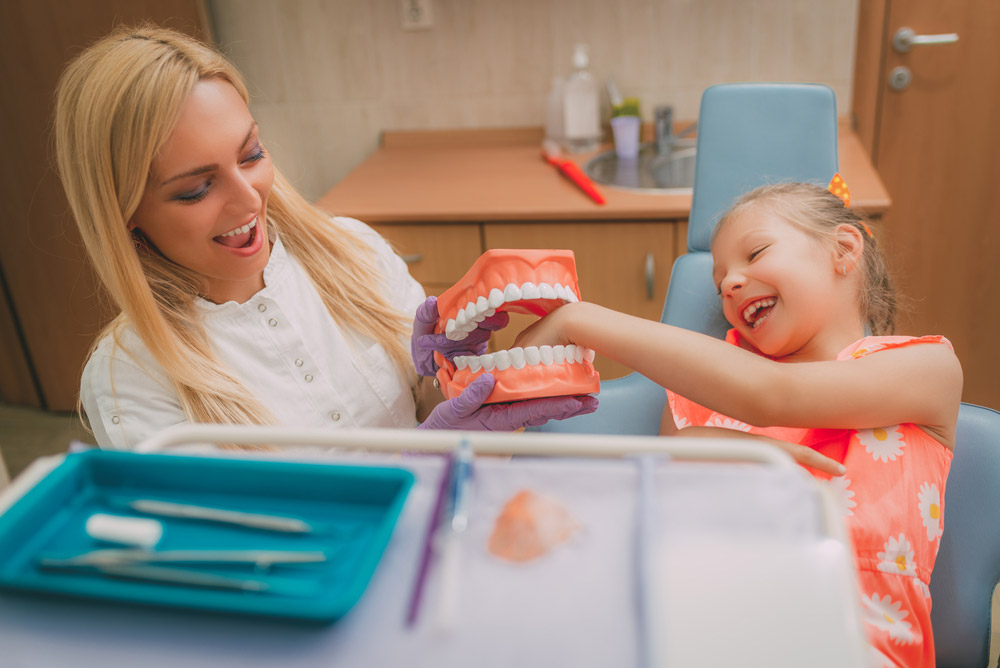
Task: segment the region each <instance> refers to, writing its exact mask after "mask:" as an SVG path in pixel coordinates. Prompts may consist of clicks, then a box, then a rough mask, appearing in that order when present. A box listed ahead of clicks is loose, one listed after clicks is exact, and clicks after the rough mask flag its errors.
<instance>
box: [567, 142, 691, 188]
mask: <svg viewBox="0 0 1000 668" xmlns="http://www.w3.org/2000/svg"><path fill="white" fill-rule="evenodd" d="M695 142H696V140H694V139H678V140H675V141H674V143H673V150H671V151H669V152H667V153H666V154H665V155H660V154H659V153H658V152H657V150H656V145H655V144H643V145H642V147H641V148H640V149H639V156H638V157H637V158H636V159H634V160H623V159H621V158H619V157H618V155H617V154H616V153H615V152H614V151H613V150H611V151H606V152H605V153H601V154H600V155H597V156H595V157H593V158H591V159H590V161H589V162H587V164H586V165H584V171H585V172H586V173H587V175H588V176H589V177H590V178H592V179H593V180H595V181H597V182H599V183H603V184H605V185H608V186H612V187H615V188H621V189H623V190H635V191H639V192H645V193H664V194H668V193H669V194H674V193H689V192H691V188H692V186H694V163H695Z"/></svg>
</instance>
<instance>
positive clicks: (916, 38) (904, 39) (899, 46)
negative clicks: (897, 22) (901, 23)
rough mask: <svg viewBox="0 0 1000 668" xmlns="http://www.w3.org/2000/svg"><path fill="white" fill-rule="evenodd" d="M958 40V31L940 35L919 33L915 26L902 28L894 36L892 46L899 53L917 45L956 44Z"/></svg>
mask: <svg viewBox="0 0 1000 668" xmlns="http://www.w3.org/2000/svg"><path fill="white" fill-rule="evenodd" d="M957 41H958V33H957V32H946V33H941V34H940V35H917V34H916V33H914V32H913V28H906V27H903V28H900V29H899V30H897V31H896V34H895V35H893V36H892V48H894V49H895V50H896V51H897V52H899V53H909V51H910V49H911V48H913V47H915V46H933V45H935V44H954V43H955V42H957Z"/></svg>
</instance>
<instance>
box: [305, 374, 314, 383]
mask: <svg viewBox="0 0 1000 668" xmlns="http://www.w3.org/2000/svg"><path fill="white" fill-rule="evenodd" d="M306 382H307V383H311V382H313V375H312V374H311V373H307V374H306Z"/></svg>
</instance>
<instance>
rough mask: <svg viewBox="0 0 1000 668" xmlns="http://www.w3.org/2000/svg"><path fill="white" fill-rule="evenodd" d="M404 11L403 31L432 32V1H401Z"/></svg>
mask: <svg viewBox="0 0 1000 668" xmlns="http://www.w3.org/2000/svg"><path fill="white" fill-rule="evenodd" d="M399 1H400V5H401V6H402V9H403V30H430V29H431V28H432V27H433V26H434V9H433V7H432V6H431V0H399Z"/></svg>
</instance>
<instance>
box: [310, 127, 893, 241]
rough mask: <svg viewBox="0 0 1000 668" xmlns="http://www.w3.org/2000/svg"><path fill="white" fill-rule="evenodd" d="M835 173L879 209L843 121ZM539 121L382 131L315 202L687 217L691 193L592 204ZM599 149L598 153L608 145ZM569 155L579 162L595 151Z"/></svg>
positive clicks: (393, 216) (450, 217)
mask: <svg viewBox="0 0 1000 668" xmlns="http://www.w3.org/2000/svg"><path fill="white" fill-rule="evenodd" d="M838 136H839V152H840V155H839V158H840V173H841V175H842V176H843V177H844V180H845V181H846V182H847V184H848V186H849V187H850V189H851V199H852V205H853V206H856V207H857V208H858V209H860V210H863V211H866V212H868V213H869V214H872V215H878V214H881V213H883V212H885V211H886V210H887V209H888V208H889V205H890V199H889V194H888V192H887V191H886V189H885V186H884V185H883V184H882V180H881V179H880V178H879V176H878V173H877V172H876V171H875V168H874V166H873V165H872V163H871V160H870V159H869V157H868V155H867V153H866V152H865V150H864V148H863V147H862V145H861V142H860V140H859V139H858V136H857V134H855V132H854V131H853V130H852V129H851V128H850V126H849V125H848V124H847V123H846V121H845V122H841V124H840V127H839V132H838ZM541 139H542V130H541V129H540V128H510V129H497V130H448V131H425V132H388V133H386V134H385V135H384V136H383V140H382V146H381V147H380V148H379V149H378V150H377V151H376V152H375V153H374V154H373V155H372V156H371V157H369V158H368V159H367V160H365V161H364V162H363V163H362V164H361V165H360V166H359V167H358V168H357V169H355V170H354V171H353V172H351V173H350V174H348V175H347V177H345V178H344V179H343V180H342V181H341V182H340V183H338V184H337V185H335V186H334V187H333V188H331V189H330V190H329V191H327V192H326V194H324V195H323V196H322V197H321V198H320V199H319V200H318V201H317V203H316V204H317V205H318V206H319V207H320V208H321V209H323V210H324V211H327V212H329V213H331V214H335V215H341V216H351V217H353V218H358V219H359V220H363V221H364V222H366V223H387V222H403V223H405V222H485V221H504V220H511V221H513V220H516V221H530V220H540V221H543V220H544V221H548V220H609V221H610V220H617V221H621V220H670V219H686V218H687V217H688V213H689V211H690V209H691V194H690V192H686V193H679V194H660V193H656V194H654V193H641V192H632V191H625V190H619V189H616V188H612V187H610V186H605V185H602V184H597V187H598V189H599V190H600V191H601V193H602V194H603V195H604V196H605V197H606V199H607V203H606V204H604V205H597V204H595V203H594V202H592V201H591V200H590V199H589V198H588V197H587V196H586V195H584V194H583V192H582V191H580V190H579V189H578V188H577V187H576V186H574V185H573V184H572V183H570V182H569V181H568V180H567V179H566V178H564V177H563V176H562V175H561V174H560V172H559V171H558V170H556V169H555V168H554V167H552V166H551V165H549V164H548V163H546V162H545V160H543V159H542V157H541V152H540V146H541ZM608 148H610V146H604V147H602V148H601V149H600V150H601V151H603V150H607V149H608ZM599 152H600V151H595V152H594V153H590V154H581V155H574V156H571V157H572V159H573V160H574V161H575V162H577V163H578V164H580V165H581V167H582V166H583V165H584V164H585V163H586V162H587V160H589V159H590V158H591V157H592V156H593V155H595V154H597V153H599Z"/></svg>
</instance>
